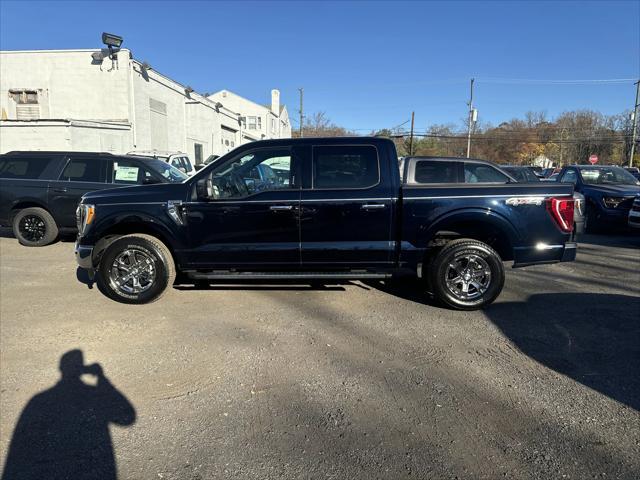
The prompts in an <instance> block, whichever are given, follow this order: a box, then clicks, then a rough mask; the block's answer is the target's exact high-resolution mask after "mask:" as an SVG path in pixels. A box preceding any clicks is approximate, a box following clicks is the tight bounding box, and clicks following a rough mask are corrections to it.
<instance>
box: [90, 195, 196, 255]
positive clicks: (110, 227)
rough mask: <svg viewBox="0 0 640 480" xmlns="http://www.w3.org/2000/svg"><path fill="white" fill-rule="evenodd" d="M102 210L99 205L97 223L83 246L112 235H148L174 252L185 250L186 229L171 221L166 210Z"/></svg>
mask: <svg viewBox="0 0 640 480" xmlns="http://www.w3.org/2000/svg"><path fill="white" fill-rule="evenodd" d="M100 210H101V206H100V205H98V206H97V213H96V220H95V223H94V224H93V225H92V226H91V228H90V229H89V230H88V231H87V233H86V235H85V236H84V239H83V242H82V243H83V244H85V243H86V244H93V245H95V244H96V243H97V242H98V241H99V240H101V239H103V238H105V237H108V236H110V235H118V234H122V235H126V234H129V233H146V234H150V235H154V236H156V237H158V238H159V239H160V240H162V241H163V242H164V243H165V244H166V245H167V246H168V247H169V249H171V250H172V251H175V250H180V249H183V248H184V244H185V232H184V231H183V228H184V227H180V226H178V225H177V224H176V223H175V222H174V221H173V220H171V218H170V217H169V216H168V215H167V214H166V211H165V210H164V209H163V211H162V212H153V213H151V212H144V211H135V210H133V211H132V210H130V211H126V212H122V211H120V212H108V211H107V212H104V213H102V212H100ZM101 213H102V214H101Z"/></svg>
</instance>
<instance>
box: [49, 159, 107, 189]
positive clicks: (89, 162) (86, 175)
mask: <svg viewBox="0 0 640 480" xmlns="http://www.w3.org/2000/svg"><path fill="white" fill-rule="evenodd" d="M105 164H106V162H105V161H104V160H102V159H100V158H86V159H81V158H74V159H72V160H70V161H69V163H67V166H66V167H65V168H64V170H63V171H62V175H60V180H67V181H70V182H91V183H104V182H105V181H106V175H105V173H106V172H105Z"/></svg>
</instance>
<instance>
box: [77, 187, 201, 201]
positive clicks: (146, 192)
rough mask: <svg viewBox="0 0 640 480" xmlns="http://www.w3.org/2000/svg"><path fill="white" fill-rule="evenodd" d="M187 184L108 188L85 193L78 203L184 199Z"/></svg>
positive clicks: (187, 188) (187, 189)
mask: <svg viewBox="0 0 640 480" xmlns="http://www.w3.org/2000/svg"><path fill="white" fill-rule="evenodd" d="M188 191H189V186H188V185H187V184H185V183H156V184H153V185H134V186H130V187H119V188H109V189H106V190H96V191H93V192H88V193H85V194H84V195H83V196H82V200H81V202H80V203H91V204H94V205H100V204H105V203H143V202H154V203H155V202H166V201H167V200H185V199H186V196H187V192H188Z"/></svg>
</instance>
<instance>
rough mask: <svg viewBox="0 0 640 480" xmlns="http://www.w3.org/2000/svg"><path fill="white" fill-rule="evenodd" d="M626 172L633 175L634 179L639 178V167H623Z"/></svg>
mask: <svg viewBox="0 0 640 480" xmlns="http://www.w3.org/2000/svg"><path fill="white" fill-rule="evenodd" d="M623 168H624V169H625V170H626V171H627V172H629V173H630V174H631V175H633V176H634V177H635V179H636V180H640V169H639V168H638V167H623Z"/></svg>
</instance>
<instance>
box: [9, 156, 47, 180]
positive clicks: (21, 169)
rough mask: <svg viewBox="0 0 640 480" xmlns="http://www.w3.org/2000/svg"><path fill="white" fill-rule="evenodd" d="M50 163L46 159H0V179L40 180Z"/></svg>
mask: <svg viewBox="0 0 640 480" xmlns="http://www.w3.org/2000/svg"><path fill="white" fill-rule="evenodd" d="M50 161H51V160H50V159H48V158H16V157H13V158H11V157H5V158H0V178H22V179H36V178H40V175H42V172H44V170H45V169H46V168H47V165H48V164H49V162H50Z"/></svg>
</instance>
